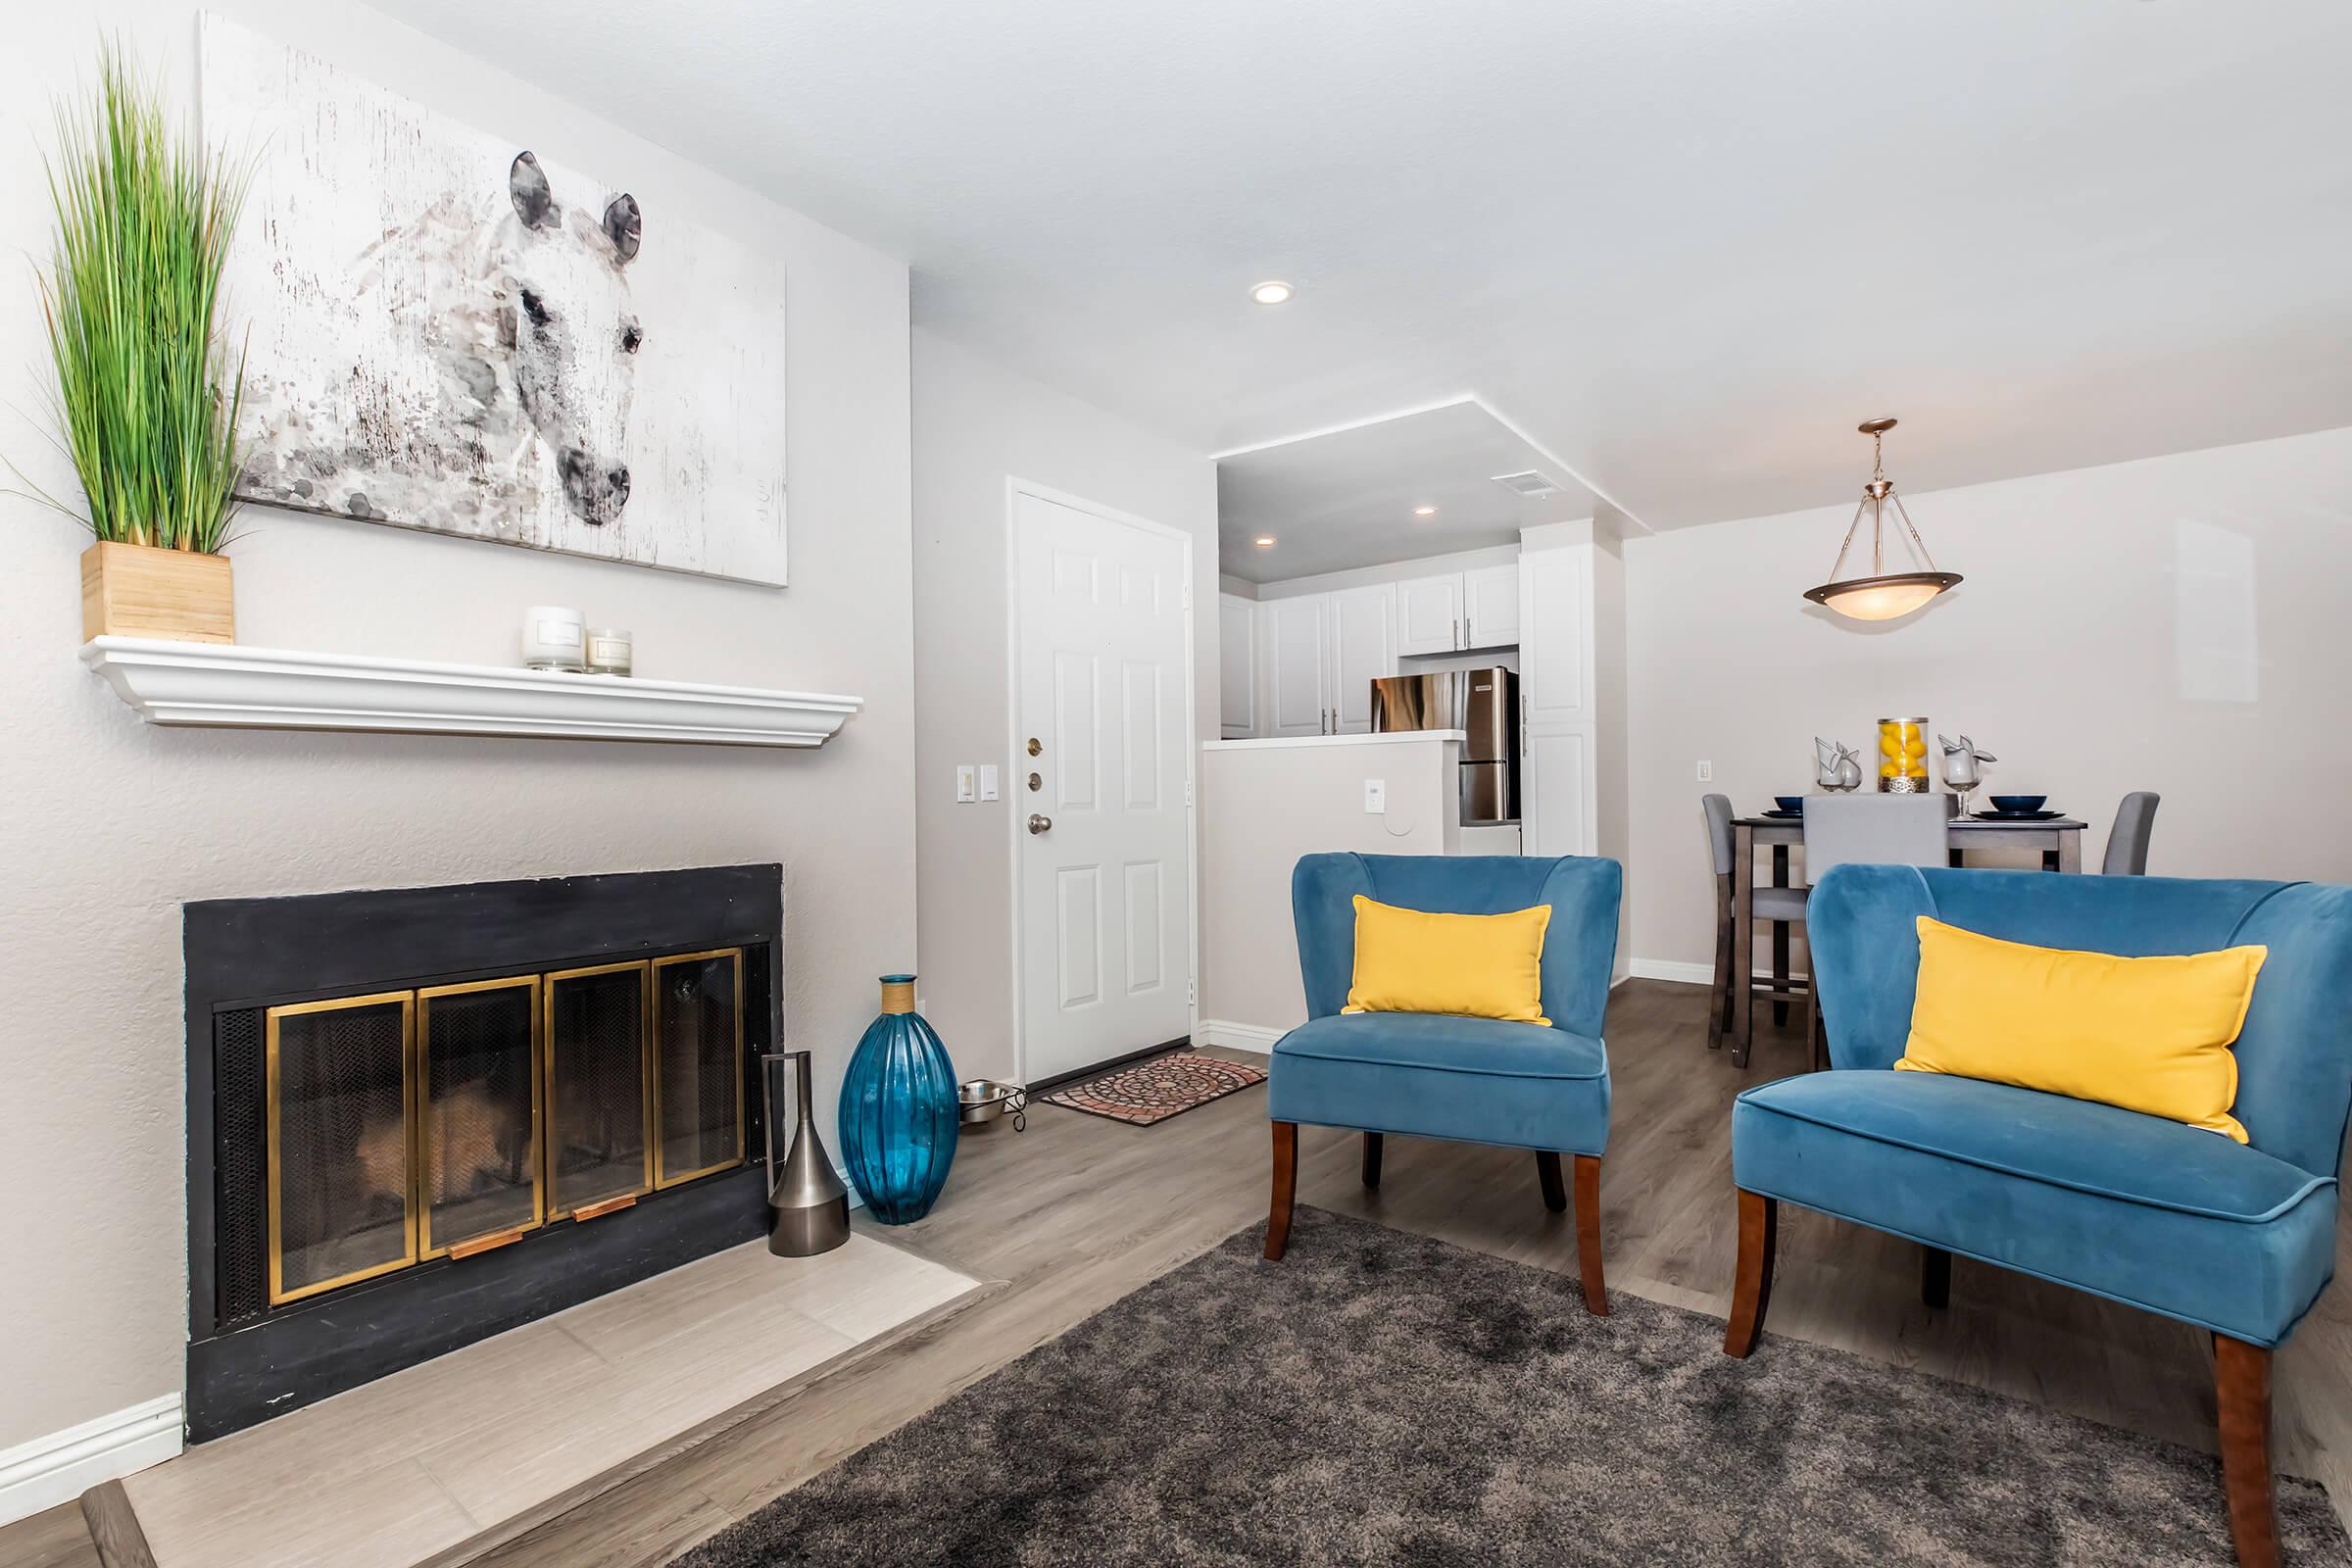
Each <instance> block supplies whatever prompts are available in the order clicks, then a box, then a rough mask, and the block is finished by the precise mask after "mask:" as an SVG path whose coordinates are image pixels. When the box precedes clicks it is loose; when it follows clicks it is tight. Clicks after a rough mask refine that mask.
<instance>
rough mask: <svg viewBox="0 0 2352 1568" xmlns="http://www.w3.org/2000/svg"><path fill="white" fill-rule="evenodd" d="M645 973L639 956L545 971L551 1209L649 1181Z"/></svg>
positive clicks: (585, 1204) (627, 1191) (636, 1188)
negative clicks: (633, 960) (629, 960)
mask: <svg viewBox="0 0 2352 1568" xmlns="http://www.w3.org/2000/svg"><path fill="white" fill-rule="evenodd" d="M648 972H649V971H648V967H647V965H646V964H644V963H642V962H640V963H609V964H600V965H597V966H596V967H594V968H588V969H566V970H564V971H562V972H561V973H557V974H551V975H549V976H548V977H547V1064H548V1120H549V1127H548V1137H549V1140H550V1146H549V1147H550V1150H551V1154H550V1164H551V1166H552V1168H553V1180H554V1184H555V1190H554V1192H553V1193H552V1194H550V1200H551V1204H552V1212H553V1213H555V1214H557V1215H563V1214H568V1213H571V1212H572V1211H574V1210H575V1209H583V1208H588V1209H593V1208H595V1207H596V1206H597V1205H599V1204H604V1203H610V1202H613V1201H615V1200H618V1199H623V1198H628V1197H632V1196H634V1195H636V1194H639V1193H644V1192H649V1191H651V1190H652V1188H653V1185H654V1170H653V1148H652V1144H651V1142H650V1140H649V1139H648V1137H647V1131H646V1129H647V1125H648V1123H649V1122H650V1121H651V1119H652V1113H653V1094H652V1085H651V1083H650V1081H649V1071H648V1068H649V1061H650V1058H649V1057H648V1055H647V1053H646V1032H645V1011H646V982H647V976H648Z"/></svg>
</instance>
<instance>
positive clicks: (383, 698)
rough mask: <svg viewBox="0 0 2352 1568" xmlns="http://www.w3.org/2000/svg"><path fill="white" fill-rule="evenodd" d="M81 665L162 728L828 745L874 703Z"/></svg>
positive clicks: (212, 648) (250, 664)
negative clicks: (850, 720)
mask: <svg viewBox="0 0 2352 1568" xmlns="http://www.w3.org/2000/svg"><path fill="white" fill-rule="evenodd" d="M81 662H83V663H85V664H87V665H89V666H90V668H91V669H93V670H95V671H97V672H98V673H99V674H101V675H103V676H105V677H106V681H107V684H108V685H110V686H112V687H113V688H114V689H115V695H116V696H118V697H120V698H122V699H123V702H125V703H127V704H129V705H130V707H131V708H132V709H133V710H134V711H136V712H137V713H138V715H139V716H140V717H141V718H144V719H145V720H147V722H148V723H150V724H172V725H196V726H199V727H204V728H214V729H319V730H362V731H372V732H375V733H379V734H396V735H532V736H545V737H551V738H557V739H565V740H600V741H667V742H674V743H684V744H690V745H700V746H797V747H810V746H822V745H823V744H824V743H825V742H826V741H828V740H830V739H832V738H833V735H834V733H835V732H836V731H838V730H839V729H840V728H841V726H842V722H843V720H845V719H847V718H848V717H849V716H850V715H851V714H852V713H855V712H857V711H858V710H859V709H860V708H862V707H864V706H865V700H864V699H863V698H860V697H837V696H831V695H827V694H823V693H817V692H771V691H760V690H758V689H755V688H753V687H749V686H704V685H698V684H695V683H693V682H689V681H675V680H638V679H635V678H634V677H630V676H614V675H567V674H561V673H558V672H556V671H554V670H544V669H509V668H503V667H501V666H499V665H495V664H438V663H429V662H424V661H422V660H415V659H377V658H372V657H368V656H366V655H358V654H313V653H297V652H292V651H289V650H286V649H282V648H239V647H236V646H233V645H229V644H221V643H180V642H164V641H160V640H157V639H154V638H147V637H94V638H92V639H91V640H90V641H88V642H86V643H84V644H82V648H81Z"/></svg>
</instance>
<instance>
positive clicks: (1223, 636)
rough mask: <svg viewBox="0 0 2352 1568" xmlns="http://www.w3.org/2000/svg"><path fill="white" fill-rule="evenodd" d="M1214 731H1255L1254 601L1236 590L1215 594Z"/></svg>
mask: <svg viewBox="0 0 2352 1568" xmlns="http://www.w3.org/2000/svg"><path fill="white" fill-rule="evenodd" d="M1217 732H1218V733H1219V734H1220V735H1222V736H1223V737H1224V738H1225V739H1226V740H1229V741H1234V740H1247V739H1249V738H1250V736H1253V735H1255V734H1256V733H1257V605H1256V603H1255V602H1254V601H1252V600H1248V599H1244V598H1242V597H1241V596H1240V595H1238V594H1219V595H1217Z"/></svg>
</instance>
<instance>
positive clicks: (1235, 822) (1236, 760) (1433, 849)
mask: <svg viewBox="0 0 2352 1568" xmlns="http://www.w3.org/2000/svg"><path fill="white" fill-rule="evenodd" d="M1440 733H1441V732H1438V731H1432V730H1419V731H1415V730H1400V731H1397V733H1395V734H1392V735H1379V736H1368V735H1367V736H1356V735H1348V736H1340V737H1336V738H1334V737H1325V736H1302V737H1299V738H1298V739H1296V740H1256V741H1223V742H1219V743H1217V744H1215V745H1212V746H1204V747H1202V748H1201V1031H1202V1036H1203V1039H1204V1041H1205V1043H1207V1044H1211V1045H1233V1046H1243V1047H1245V1048H1248V1049H1251V1050H1258V1051H1264V1050H1267V1049H1269V1048H1270V1047H1271V1046H1272V1045H1273V1043H1274V1041H1275V1040H1276V1039H1277V1038H1279V1037H1280V1036H1281V1035H1282V1034H1284V1033H1285V1032H1286V1031H1288V1030H1291V1029H1295V1028H1297V1027H1298V1026H1299V1024H1302V1023H1304V1022H1306V993H1305V988H1304V986H1303V985H1302V983H1301V982H1300V980H1299V938H1298V932H1297V930H1296V929H1295V927H1294V925H1293V922H1292V919H1291V873H1292V871H1293V870H1294V869H1296V868H1297V866H1298V864H1299V857H1300V856H1303V855H1322V854H1329V853H1336V852H1340V851H1354V852H1355V853H1357V854H1360V855H1450V854H1453V853H1455V852H1456V851H1457V849H1458V847H1459V842H1460V840H1459V835H1460V832H1461V828H1460V819H1461V794H1460V789H1461V780H1460V773H1461V762H1462V744H1461V742H1460V741H1459V740H1456V739H1442V738H1440ZM1372 778H1376V779H1379V780H1381V782H1382V785H1383V796H1384V804H1385V808H1386V809H1384V810H1383V811H1381V812H1379V813H1377V814H1376V813H1374V812H1370V811H1367V810H1365V809H1364V781H1365V780H1366V779H1372ZM1218 1025H1240V1026H1241V1028H1240V1029H1239V1030H1232V1029H1220V1028H1219V1027H1217V1026H1218Z"/></svg>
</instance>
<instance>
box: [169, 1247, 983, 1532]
mask: <svg viewBox="0 0 2352 1568" xmlns="http://www.w3.org/2000/svg"><path fill="white" fill-rule="evenodd" d="M978 1284H979V1282H978V1281H975V1280H973V1279H971V1278H969V1277H968V1276H966V1275H963V1274H960V1273H957V1272H956V1270H954V1269H951V1268H948V1267H946V1266H944V1265H942V1264H939V1263H934V1262H931V1261H930V1260H928V1259H926V1258H922V1257H918V1256H916V1255H915V1254H913V1253H911V1252H907V1251H905V1250H901V1249H899V1248H896V1247H893V1246H890V1245H889V1244H887V1243H884V1242H880V1241H876V1240H874V1239H873V1238H872V1237H870V1236H866V1235H863V1234H858V1235H854V1236H852V1237H851V1238H850V1242H849V1245H848V1246H846V1247H843V1248H841V1249H839V1250H836V1251H832V1252H828V1253H826V1254H824V1255H823V1256H821V1257H814V1258H805V1259H785V1258H777V1257H772V1256H770V1255H769V1254H768V1252H767V1250H766V1247H765V1245H764V1244H763V1243H760V1242H753V1243H750V1244H747V1245H745V1246H741V1247H736V1248H732V1249H730V1250H726V1251H723V1252H717V1253H713V1254H712V1255H711V1256H709V1257H706V1258H703V1259H701V1260H699V1261H697V1262H693V1263H689V1264H687V1265H686V1266H684V1267H682V1268H676V1269H672V1270H670V1271H669V1272H668V1273H665V1274H660V1275H657V1276H655V1277H654V1278H652V1279H649V1280H645V1281H642V1282H640V1283H638V1284H636V1285H632V1286H629V1287H627V1288H626V1289H623V1290H619V1291H615V1292H613V1294H611V1295H609V1296H604V1297H600V1298H598V1299H595V1300H592V1301H588V1302H585V1303H583V1304H581V1305H579V1306H575V1307H572V1308H570V1309H568V1310H566V1311H564V1312H559V1313H557V1314H555V1315H554V1316H552V1317H546V1318H542V1319H540V1320H539V1321H537V1322H535V1323H529V1324H526V1325H524V1326H523V1327H521V1328H518V1329H514V1330H511V1331H509V1332H507V1333H505V1334H500V1335H497V1336H495V1337H494V1338H491V1339H487V1340H484V1341H482V1342H480V1343H479V1344H476V1345H472V1346H468V1347H466V1348H464V1349H462V1350H457V1351H454V1352H453V1353H451V1354H448V1355H444V1356H441V1357H439V1358H438V1359H435V1360H432V1361H427V1362H425V1363H423V1364H422V1365H419V1366H415V1367H412V1368H410V1369H409V1370H407V1371H405V1372H400V1373H396V1374H394V1375H393V1376H391V1377H388V1378H383V1379H380V1380H378V1381H376V1382H374V1383H370V1384H368V1385H367V1386H366V1387H364V1388H361V1389H357V1390H354V1391H353V1392H351V1393H349V1394H343V1395H338V1396H336V1397H333V1398H330V1399H326V1400H323V1401H321V1402H320V1403H318V1404H315V1405H312V1406H310V1407H309V1408H307V1409H302V1410H297V1411H294V1412H293V1413H291V1414H289V1415H285V1416H281V1417H279V1418H278V1419H276V1420H274V1421H269V1422H265V1423H263V1424H262V1425H260V1426H257V1427H253V1428H250V1429H248V1430H246V1431H244V1432H239V1433H235V1434H233V1435H231V1436H229V1437H225V1438H221V1439H220V1440H218V1441H216V1442H213V1443H208V1444H204V1445H201V1446H197V1447H195V1448H192V1449H190V1450H189V1451H188V1452H186V1453H184V1454H182V1455H181V1456H179V1457H178V1458H176V1459H173V1460H171V1461H169V1462H168V1463H165V1464H161V1465H158V1466H156V1467H155V1468H154V1469H152V1470H147V1471H143V1472H141V1473H140V1474H138V1475H135V1476H132V1477H130V1478H129V1479H128V1480H126V1481H125V1482H124V1483H123V1487H124V1490H125V1492H126V1493H127V1494H128V1495H129V1499H130V1503H131V1506H132V1508H133V1509H134V1510H135V1511H136V1513H137V1515H138V1520H139V1525H140V1528H141V1529H142V1530H143V1531H144V1533H145V1535H146V1538H147V1544H148V1546H149V1548H150V1549H151V1550H152V1551H153V1552H154V1555H155V1560H156V1563H157V1564H158V1568H215V1565H220V1568H227V1565H231V1564H234V1565H238V1568H268V1565H272V1564H284V1565H287V1568H294V1565H301V1564H316V1563H320V1562H333V1563H335V1564H337V1565H338V1568H410V1565H413V1564H417V1563H421V1562H424V1561H426V1560H428V1559H433V1558H435V1557H436V1554H439V1553H444V1552H450V1551H452V1550H453V1548H459V1547H462V1546H464V1545H465V1544H467V1543H470V1542H475V1541H477V1540H480V1538H483V1537H484V1536H486V1535H488V1536H493V1537H494V1538H495V1535H496V1534H497V1533H500V1532H501V1531H502V1527H505V1526H508V1525H510V1524H512V1523H513V1522H515V1521H517V1520H524V1519H526V1518H527V1517H528V1516H532V1515H533V1514H534V1512H535V1511H543V1510H544V1509H545V1508H546V1506H547V1505H548V1504H549V1503H550V1502H551V1500H553V1499H556V1498H558V1497H560V1496H563V1495H564V1494H566V1493H568V1492H571V1491H572V1490H573V1489H575V1488H579V1487H582V1486H583V1485H584V1484H587V1483H591V1482H593V1481H595V1480H596V1479H597V1478H599V1477H603V1476H606V1475H607V1474H608V1473H609V1472H612V1471H613V1470H614V1469H615V1468H616V1467H620V1466H625V1465H627V1464H628V1463H629V1461H631V1460H632V1459H635V1458H636V1457H637V1456H639V1455H641V1454H643V1453H645V1452H646V1451H647V1450H649V1449H653V1448H657V1447H660V1446H662V1445H664V1444H666V1443H669V1442H671V1441H672V1440H674V1439H676V1438H678V1437H679V1436H680V1435H681V1434H685V1433H688V1432H691V1431H693V1430H694V1429H695V1428H697V1427H699V1426H702V1425H703V1424H704V1423H706V1422H711V1421H712V1420H713V1419H714V1418H717V1417H720V1416H723V1415H725V1414H726V1413H727V1412H729V1411H731V1410H734V1409H736V1408H737V1407H738V1406H741V1405H743V1404H744V1403H745V1402H746V1401H750V1400H754V1399H757V1398H758V1397H760V1396H761V1395H763V1394H765V1393H767V1392H768V1391H770V1390H773V1389H775V1388H777V1387H778V1386H779V1385H781V1384H784V1383H786V1382H788V1381H790V1380H792V1379H795V1378H798V1377H800V1376H802V1375H803V1374H807V1373H809V1372H811V1371H812V1370H813V1369H817V1368H821V1367H823V1366H824V1364H825V1363H827V1362H829V1361H832V1360H834V1359H836V1358H837V1357H840V1356H844V1355H846V1354H848V1353H850V1352H852V1351H854V1350H856V1349H858V1348H860V1347H862V1346H866V1345H869V1344H871V1343H873V1342H874V1341H875V1340H877V1339H878V1338H880V1337H882V1336H884V1335H887V1334H889V1333H890V1332H891V1331H893V1330H894V1329H897V1328H900V1327H902V1326H904V1325H906V1324H907V1323H909V1322H912V1321H913V1320H914V1319H916V1318H919V1317H922V1316H923V1315H925V1314H926V1313H929V1312H932V1311H934V1310H935V1309H938V1308H941V1307H944V1306H947V1305H948V1304H949V1303H951V1302H955V1301H957V1300H958V1299H962V1298H964V1297H966V1296H967V1295H968V1294H969V1293H971V1292H973V1291H974V1290H975V1289H976V1288H977V1287H978ZM482 1544H484V1545H485V1546H486V1545H488V1544H489V1542H483V1543H482Z"/></svg>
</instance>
